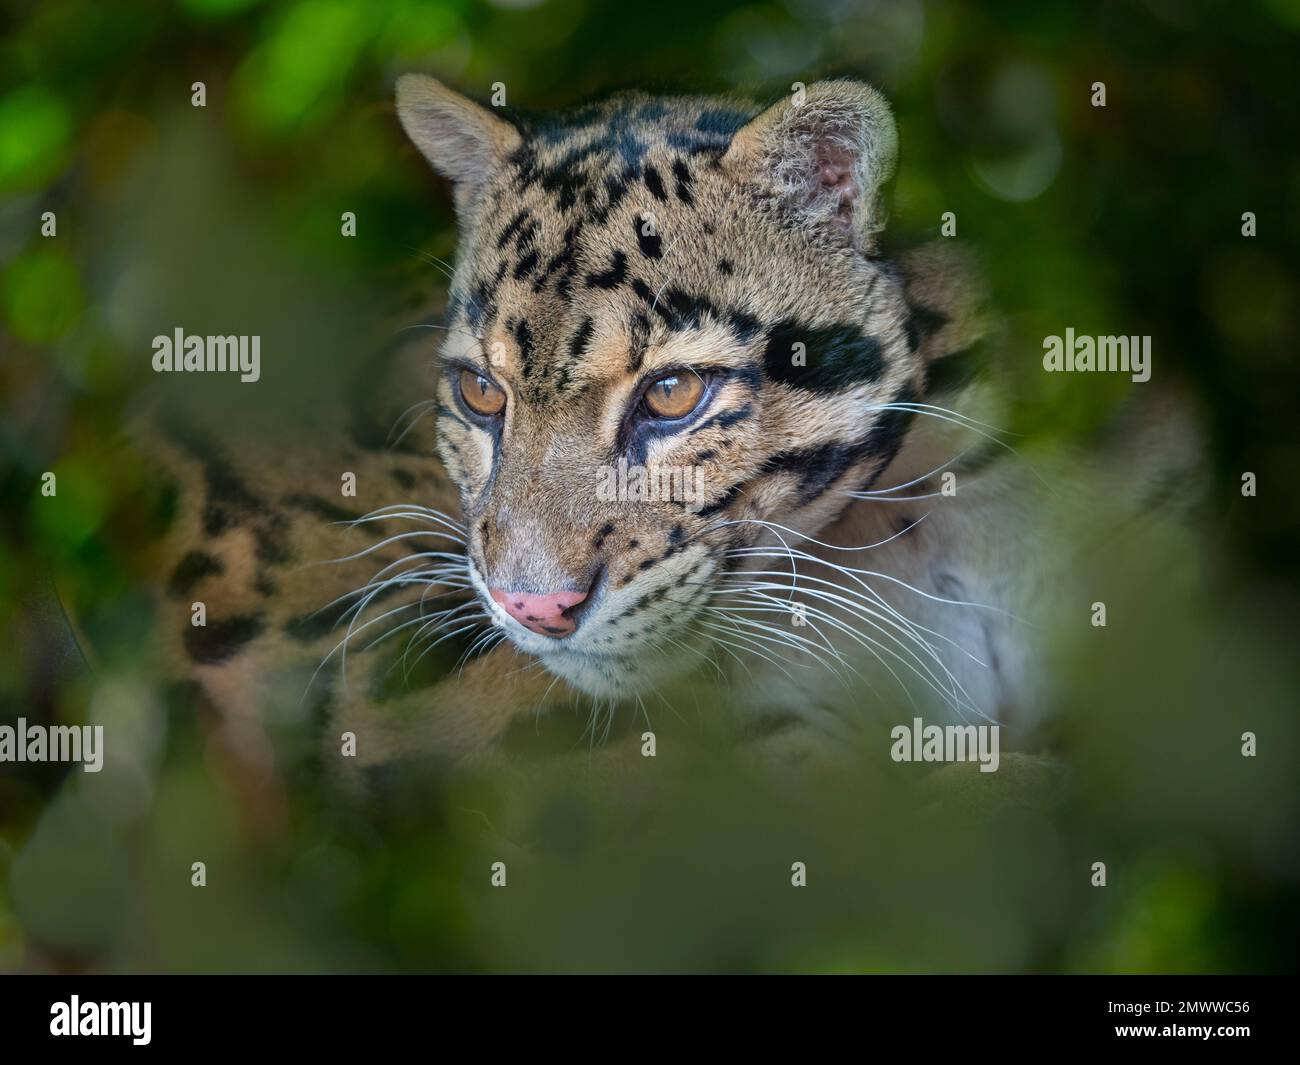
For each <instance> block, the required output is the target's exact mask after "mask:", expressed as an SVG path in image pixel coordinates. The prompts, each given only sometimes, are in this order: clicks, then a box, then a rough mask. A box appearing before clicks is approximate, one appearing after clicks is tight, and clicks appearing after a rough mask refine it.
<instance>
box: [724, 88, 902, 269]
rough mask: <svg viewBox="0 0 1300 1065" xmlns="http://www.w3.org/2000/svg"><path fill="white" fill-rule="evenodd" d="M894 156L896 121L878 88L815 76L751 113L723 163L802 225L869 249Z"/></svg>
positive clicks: (879, 221) (879, 224)
mask: <svg viewBox="0 0 1300 1065" xmlns="http://www.w3.org/2000/svg"><path fill="white" fill-rule="evenodd" d="M897 154H898V134H897V131H896V130H895V128H894V119H893V116H892V115H891V114H890V111H889V104H887V103H886V102H885V98H884V97H883V96H881V95H880V93H878V92H877V91H876V90H875V89H873V88H871V86H869V85H865V84H863V83H862V82H860V81H850V80H835V81H818V82H814V83H813V84H812V85H809V86H807V87H803V86H799V87H798V89H797V91H795V92H794V93H792V94H791V95H790V96H789V97H787V98H786V99H784V100H782V101H781V102H780V103H777V104H773V105H772V106H771V107H769V108H768V109H767V110H766V111H764V112H763V113H762V114H760V115H758V116H757V117H756V118H754V119H752V120H751V121H750V122H749V124H748V125H746V126H744V127H743V128H742V129H741V130H740V131H739V132H738V133H737V134H736V135H735V137H734V138H733V139H732V142H731V146H730V147H729V148H728V149H727V152H726V154H725V155H724V156H723V157H722V165H723V167H724V169H726V170H728V171H729V172H730V173H731V174H732V175H733V176H734V177H736V179H737V180H740V181H744V182H747V183H749V184H752V185H754V186H756V187H757V188H758V189H760V190H761V191H762V192H763V193H765V194H767V195H769V196H771V197H772V198H774V199H775V200H776V201H777V202H778V203H779V204H780V206H781V207H782V208H783V209H784V210H785V212H786V213H787V215H788V216H789V217H791V218H793V219H794V220H795V221H796V222H797V223H798V224H799V225H800V226H802V227H805V228H809V229H819V228H823V227H825V228H829V229H830V231H831V232H833V233H836V234H839V235H840V236H841V237H843V238H844V239H847V240H848V241H849V243H851V244H852V245H853V246H854V247H856V248H858V249H859V250H861V251H870V250H871V249H872V248H873V247H874V243H875V241H874V235H875V233H876V232H878V231H879V230H880V229H881V228H882V227H883V225H884V220H883V211H882V209H881V207H880V204H879V192H880V186H881V185H882V184H884V182H885V181H886V180H887V179H888V178H889V176H890V175H891V174H892V173H893V172H894V160H895V157H896V156H897Z"/></svg>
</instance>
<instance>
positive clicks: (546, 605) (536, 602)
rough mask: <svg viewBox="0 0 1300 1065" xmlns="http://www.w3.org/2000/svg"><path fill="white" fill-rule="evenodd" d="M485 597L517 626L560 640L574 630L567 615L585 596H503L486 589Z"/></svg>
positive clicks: (562, 594)
mask: <svg viewBox="0 0 1300 1065" xmlns="http://www.w3.org/2000/svg"><path fill="white" fill-rule="evenodd" d="M488 591H489V593H490V594H491V596H492V598H493V599H494V600H496V602H497V603H499V604H500V605H501V608H502V609H503V610H505V612H506V613H507V614H509V615H510V616H511V617H512V618H514V619H515V620H516V621H517V622H519V624H520V625H522V626H523V627H524V628H526V629H528V630H529V631H530V632H535V633H537V634H538V635H539V636H552V637H554V638H555V639H557V640H558V639H560V638H561V637H562V636H568V635H569V633H571V632H573V631H574V630H575V629H577V627H578V622H577V620H576V619H575V618H571V617H569V616H568V611H570V610H572V609H573V608H574V607H575V606H577V605H578V604H579V603H581V602H582V601H583V600H584V599H586V598H587V593H586V592H551V593H550V594H549V595H535V594H533V593H532V592H507V591H504V590H502V589H500V588H489V589H488Z"/></svg>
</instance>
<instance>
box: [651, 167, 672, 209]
mask: <svg viewBox="0 0 1300 1065" xmlns="http://www.w3.org/2000/svg"><path fill="white" fill-rule="evenodd" d="M645 187H646V188H648V189H649V190H650V195H651V196H653V197H654V198H655V199H656V200H659V201H660V202H661V203H667V202H668V193H667V191H666V190H665V189H664V179H663V178H661V177H660V176H659V171H658V170H656V169H655V168H654V167H653V166H650V165H649V164H648V163H647V164H646V168H645Z"/></svg>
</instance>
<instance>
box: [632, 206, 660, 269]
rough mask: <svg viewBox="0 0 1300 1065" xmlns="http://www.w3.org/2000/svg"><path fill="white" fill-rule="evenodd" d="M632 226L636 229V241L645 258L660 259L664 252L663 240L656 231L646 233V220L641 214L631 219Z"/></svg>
mask: <svg viewBox="0 0 1300 1065" xmlns="http://www.w3.org/2000/svg"><path fill="white" fill-rule="evenodd" d="M632 228H633V229H634V230H635V231H636V241H637V244H638V245H639V246H640V248H641V254H642V255H644V256H645V257H646V258H647V259H661V258H663V254H664V247H663V244H664V242H663V240H662V239H661V238H660V236H659V234H658V233H647V232H646V228H647V220H646V219H645V217H643V216H642V215H637V216H636V217H635V218H633V219H632Z"/></svg>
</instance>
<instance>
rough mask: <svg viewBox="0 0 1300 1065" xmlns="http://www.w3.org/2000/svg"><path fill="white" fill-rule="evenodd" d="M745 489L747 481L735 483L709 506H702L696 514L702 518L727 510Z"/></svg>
mask: <svg viewBox="0 0 1300 1065" xmlns="http://www.w3.org/2000/svg"><path fill="white" fill-rule="evenodd" d="M744 490H745V483H744V482H743V481H741V482H740V483H738V484H733V485H732V486H731V487H730V488H728V489H727V490H726V491H725V492H723V493H722V495H720V496H719V497H718V498H717V499H716V500H715V501H714V502H712V503H710V504H709V505H708V506H707V507H701V508H700V510H699V513H698V514H697V515H696V516H697V517H700V518H711V517H712V516H713V515H714V514H717V513H719V512H720V511H723V510H726V509H727V507H729V506H731V504H732V503H734V502H735V501H736V499H737V498H739V496H740V493H741V492H743V491H744Z"/></svg>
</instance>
